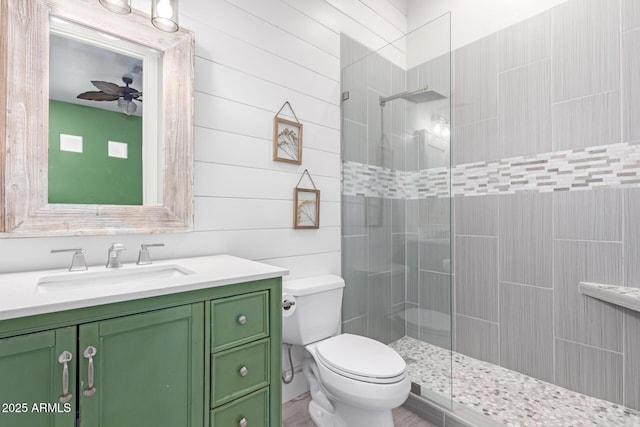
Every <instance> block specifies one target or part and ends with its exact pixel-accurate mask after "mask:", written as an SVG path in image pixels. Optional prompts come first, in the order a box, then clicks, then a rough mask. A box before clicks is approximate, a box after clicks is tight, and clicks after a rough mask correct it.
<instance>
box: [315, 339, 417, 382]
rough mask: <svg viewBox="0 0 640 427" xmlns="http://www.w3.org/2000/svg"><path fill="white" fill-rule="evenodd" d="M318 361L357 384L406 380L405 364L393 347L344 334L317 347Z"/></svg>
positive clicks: (318, 344) (324, 341) (321, 342)
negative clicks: (355, 381)
mask: <svg viewBox="0 0 640 427" xmlns="http://www.w3.org/2000/svg"><path fill="white" fill-rule="evenodd" d="M315 349H316V355H317V359H318V361H319V362H320V363H322V364H323V365H324V366H325V367H326V368H327V369H329V370H331V371H333V372H335V373H336V374H338V375H342V376H344V377H347V378H351V379H354V380H358V381H362V382H366V383H374V384H392V383H397V382H399V381H402V380H403V379H404V378H405V377H406V370H407V365H406V363H405V361H404V360H403V359H402V357H400V355H399V354H398V353H396V352H395V351H394V350H393V349H391V348H390V347H388V346H386V345H384V344H382V343H380V342H378V341H375V340H373V339H370V338H367V337H363V336H359V335H352V334H342V335H338V336H335V337H331V338H328V339H326V340H323V341H320V342H318V343H317V344H316V346H315Z"/></svg>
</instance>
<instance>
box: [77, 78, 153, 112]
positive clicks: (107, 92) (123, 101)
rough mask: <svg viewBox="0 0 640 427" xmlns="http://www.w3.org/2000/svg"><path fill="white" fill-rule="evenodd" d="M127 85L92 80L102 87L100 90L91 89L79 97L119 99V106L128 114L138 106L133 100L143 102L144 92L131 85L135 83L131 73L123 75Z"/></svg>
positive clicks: (90, 99) (103, 99) (87, 98)
mask: <svg viewBox="0 0 640 427" xmlns="http://www.w3.org/2000/svg"><path fill="white" fill-rule="evenodd" d="M122 81H123V82H124V84H125V86H118V85H117V84H115V83H111V82H103V81H100V80H92V81H91V83H92V84H93V85H94V86H95V87H97V88H98V89H100V90H99V91H89V92H84V93H81V94H80V95H78V96H77V98H79V99H86V100H89V101H117V102H118V108H120V110H122V112H123V113H125V114H126V115H131V114H133V113H135V112H136V110H137V109H138V106H137V105H136V104H135V103H134V102H133V101H140V102H142V92H140V91H138V90H137V89H134V88H132V87H129V85H130V84H131V83H133V78H132V77H131V75H129V74H125V75H124V76H122Z"/></svg>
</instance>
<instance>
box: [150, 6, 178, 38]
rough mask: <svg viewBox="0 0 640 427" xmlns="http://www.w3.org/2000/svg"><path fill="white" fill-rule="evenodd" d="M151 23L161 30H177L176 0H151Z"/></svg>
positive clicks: (170, 31)
mask: <svg viewBox="0 0 640 427" xmlns="http://www.w3.org/2000/svg"><path fill="white" fill-rule="evenodd" d="M151 23H152V24H153V25H154V26H155V27H156V28H157V29H159V30H162V31H166V32H169V33H174V32H176V31H178V29H179V28H180V27H179V26H178V0H151Z"/></svg>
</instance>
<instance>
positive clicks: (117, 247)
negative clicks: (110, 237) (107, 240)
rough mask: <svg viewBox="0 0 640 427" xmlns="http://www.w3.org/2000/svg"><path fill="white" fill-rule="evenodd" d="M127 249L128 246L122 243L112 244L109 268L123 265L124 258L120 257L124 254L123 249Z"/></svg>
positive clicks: (108, 256) (108, 260)
mask: <svg viewBox="0 0 640 427" xmlns="http://www.w3.org/2000/svg"><path fill="white" fill-rule="evenodd" d="M126 250H127V248H125V247H124V245H123V244H122V243H114V244H112V245H111V247H110V248H109V253H108V255H107V268H120V267H122V260H121V259H120V255H121V254H122V251H126Z"/></svg>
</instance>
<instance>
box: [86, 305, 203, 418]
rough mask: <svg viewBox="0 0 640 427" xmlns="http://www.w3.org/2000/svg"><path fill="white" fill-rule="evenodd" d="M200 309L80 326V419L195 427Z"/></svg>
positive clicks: (200, 407)
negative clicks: (91, 378) (91, 361)
mask: <svg viewBox="0 0 640 427" xmlns="http://www.w3.org/2000/svg"><path fill="white" fill-rule="evenodd" d="M203 307H204V306H203V304H202V303H200V304H192V305H186V306H179V307H173V308H167V309H164V310H158V311H152V312H149V313H142V314H137V315H133V316H125V317H119V318H116V319H108V320H104V321H101V322H94V323H89V324H86V325H80V327H79V336H80V339H79V343H80V346H79V359H80V374H79V376H80V384H81V388H82V390H80V391H79V392H78V395H79V396H80V411H81V414H82V416H81V422H82V424H81V425H82V426H96V427H97V426H100V427H140V426H154V427H175V426H185V427H201V426H202V411H203V404H202V399H203V392H202V389H203V387H204V379H203V375H204V371H203V368H202V364H203V358H204V357H203V356H204V339H203V336H202V334H203V327H202V324H203V318H204V309H203ZM91 349H95V350H91ZM88 350H91V351H88ZM89 353H95V355H94V356H92V357H91V359H92V360H93V368H91V366H90V364H91V363H90V359H89V358H88V357H87V356H88V355H89ZM92 370H93V381H91V380H90V378H89V376H90V375H91V371H92Z"/></svg>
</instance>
